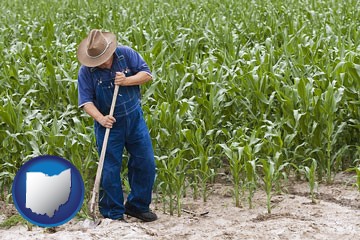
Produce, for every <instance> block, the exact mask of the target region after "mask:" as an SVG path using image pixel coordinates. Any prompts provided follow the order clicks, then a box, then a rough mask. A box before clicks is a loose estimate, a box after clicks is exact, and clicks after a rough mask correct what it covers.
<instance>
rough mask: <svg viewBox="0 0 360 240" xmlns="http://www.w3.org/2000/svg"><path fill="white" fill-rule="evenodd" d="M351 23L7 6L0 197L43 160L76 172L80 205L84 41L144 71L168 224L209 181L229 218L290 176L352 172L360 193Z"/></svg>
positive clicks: (72, 0) (146, 1)
mask: <svg viewBox="0 0 360 240" xmlns="http://www.w3.org/2000/svg"><path fill="white" fill-rule="evenodd" d="M359 10H360V3H359V1H357V0H344V1H334V0H299V1H294V0H281V1H275V0H261V1H260V0H259V1H257V0H252V1H246V0H223V1H215V0H207V1H199V0H195V1H190V0H184V1H168V0H151V1H150V0H143V1H123V2H117V1H108V0H104V1H95V0H88V1H83V0H64V1H56V0H49V1H45V0H37V1H31V0H23V1H20V0H12V1H10V0H3V1H2V8H1V10H0V12H1V14H0V29H1V32H2V34H1V35H0V42H1V44H0V51H1V57H0V58H1V61H0V69H1V71H0V89H1V91H0V142H1V149H0V156H1V165H0V166H1V169H0V194H1V197H0V198H1V199H3V200H5V199H6V200H7V201H8V202H11V194H10V193H11V184H12V181H13V179H14V176H15V174H16V172H17V170H18V169H19V168H20V167H21V166H22V164H24V162H26V161H28V160H29V159H31V158H33V157H35V156H39V155H44V154H51V155H58V156H62V157H64V158H66V159H68V160H70V161H71V162H72V163H73V164H74V165H75V166H76V167H77V168H78V169H79V171H80V172H81V174H82V176H83V179H84V182H85V187H86V196H85V201H88V199H89V197H90V193H91V188H92V185H93V181H94V179H95V173H96V168H97V160H98V155H97V153H96V148H95V140H94V134H93V130H92V129H93V120H92V119H91V118H90V117H89V116H87V115H86V114H85V113H84V112H83V111H82V110H81V109H78V107H77V71H78V68H79V67H80V66H79V63H78V61H77V59H76V49H77V46H78V44H79V42H80V41H81V39H83V38H85V36H86V35H87V33H88V32H89V30H90V29H93V28H98V29H103V30H107V31H111V32H114V33H116V35H117V38H118V41H119V43H120V44H123V45H128V46H130V47H132V48H134V49H135V50H137V51H138V52H139V53H141V55H142V56H143V58H144V59H145V61H146V62H147V63H148V64H149V66H150V68H151V70H152V72H153V78H154V80H153V81H152V82H151V83H150V84H146V85H144V86H142V88H141V90H142V106H143V110H144V116H145V119H146V122H147V124H148V127H149V129H150V134H151V136H152V139H153V146H154V151H155V158H156V164H157V177H156V183H155V187H154V191H155V192H156V197H158V198H159V200H161V202H162V204H163V209H164V211H170V213H171V214H173V213H174V212H176V213H177V214H178V215H180V214H181V211H180V210H181V199H182V197H184V196H185V195H186V194H191V195H192V196H193V197H194V198H202V199H203V200H204V201H206V200H207V197H208V195H209V194H210V193H209V191H208V190H209V189H208V188H209V185H211V184H212V183H214V182H216V181H217V179H218V178H219V176H222V177H226V178H227V180H228V182H229V183H231V184H232V185H233V196H234V204H235V205H236V206H241V205H243V204H245V203H244V202H243V199H245V198H247V199H248V202H249V206H250V207H251V198H252V195H253V194H254V192H255V191H257V190H265V191H266V193H267V195H268V203H269V202H270V199H271V194H272V193H275V192H277V191H281V187H282V184H283V183H284V181H286V179H287V178H288V177H289V175H296V176H297V177H298V178H303V179H308V181H310V180H311V183H310V186H312V187H313V186H314V182H315V181H319V182H321V181H323V182H327V183H331V182H332V181H333V179H334V177H335V175H336V174H337V173H338V172H340V171H352V172H353V173H354V174H355V175H356V174H357V180H356V178H354V184H357V185H358V187H359V189H360V185H359V184H360V183H359V179H360V171H359V162H360V91H359V89H360V35H359V32H360V25H359V16H360V11H359ZM126 162H127V159H126V158H125V159H124V163H123V164H124V168H123V169H124V170H123V172H122V173H121V176H122V177H123V178H124V183H125V189H127V190H128V188H127V180H126V178H127V176H126V171H127V169H126ZM310 170H311V171H310ZM311 194H312V190H311ZM85 205H86V204H84V207H83V209H82V211H81V212H80V214H83V215H86V214H87V209H86V206H85ZM268 212H269V213H270V212H271V207H270V204H269V205H268Z"/></svg>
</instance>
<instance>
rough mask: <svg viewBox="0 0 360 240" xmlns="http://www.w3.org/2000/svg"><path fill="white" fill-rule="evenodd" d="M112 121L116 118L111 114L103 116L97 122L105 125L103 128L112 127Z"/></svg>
mask: <svg viewBox="0 0 360 240" xmlns="http://www.w3.org/2000/svg"><path fill="white" fill-rule="evenodd" d="M114 122H116V119H115V118H114V117H113V116H109V115H106V116H103V117H102V118H101V119H100V121H99V123H100V124H101V126H103V127H105V128H112V126H113V124H114Z"/></svg>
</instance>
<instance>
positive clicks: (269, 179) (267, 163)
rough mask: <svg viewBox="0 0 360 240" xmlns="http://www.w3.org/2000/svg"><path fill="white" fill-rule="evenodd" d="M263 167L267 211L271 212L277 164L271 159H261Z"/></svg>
mask: <svg viewBox="0 0 360 240" xmlns="http://www.w3.org/2000/svg"><path fill="white" fill-rule="evenodd" d="M261 164H262V169H263V173H264V176H263V178H262V180H263V182H264V189H265V192H266V206H267V212H268V213H269V214H270V213H271V192H272V188H273V182H274V178H275V164H274V162H273V161H271V160H270V159H268V160H266V159H261Z"/></svg>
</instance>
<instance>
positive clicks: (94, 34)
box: [77, 29, 117, 67]
mask: <svg viewBox="0 0 360 240" xmlns="http://www.w3.org/2000/svg"><path fill="white" fill-rule="evenodd" d="M116 46H117V42H116V36H115V35H114V34H113V33H111V32H102V31H100V30H98V29H93V30H91V31H90V33H89V35H88V36H87V38H85V39H83V40H82V41H81V42H80V44H79V47H78V50H77V58H78V60H79V62H80V63H81V64H82V65H85V66H87V67H96V66H99V65H101V64H103V63H104V62H106V61H107V60H108V59H109V58H110V57H111V55H112V54H113V53H114V52H115V49H116Z"/></svg>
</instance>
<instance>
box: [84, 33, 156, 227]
mask: <svg viewBox="0 0 360 240" xmlns="http://www.w3.org/2000/svg"><path fill="white" fill-rule="evenodd" d="M77 57H78V60H79V62H80V63H81V64H82V66H81V67H80V69H79V75H78V92H79V107H80V108H83V109H84V110H85V112H86V113H88V114H89V115H90V116H91V117H93V119H94V120H95V137H96V143H97V147H98V151H99V155H100V153H101V148H102V143H103V140H104V135H105V130H106V128H111V131H110V135H109V139H108V144H107V149H106V154H105V160H104V166H103V172H102V179H101V183H100V193H99V211H100V213H101V214H102V215H103V216H104V217H105V218H111V219H118V220H123V219H124V216H123V215H124V213H125V214H127V215H130V216H133V217H136V218H139V219H141V220H143V221H146V222H150V221H154V220H156V219H157V216H156V214H155V213H153V212H151V210H150V209H149V205H150V203H151V194H152V187H153V184H154V179H155V161H154V152H153V148H152V144H151V139H150V135H149V131H148V128H147V126H146V123H145V120H144V118H143V112H142V109H141V105H140V89H139V85H141V84H144V83H146V82H148V81H150V80H151V79H152V75H151V72H150V70H149V67H148V65H147V64H146V63H145V61H144V60H143V59H142V57H141V56H140V55H139V54H138V53H137V52H136V51H134V50H133V49H131V48H130V47H126V46H118V44H117V41H116V36H115V35H114V34H113V33H110V32H102V31H100V30H97V29H94V30H91V31H90V33H89V35H88V36H87V38H85V39H84V40H82V41H81V43H80V45H79V47H78V51H77ZM114 85H119V93H118V95H117V101H116V105H115V109H114V114H113V116H109V115H108V114H109V112H110V106H111V102H112V97H113V93H114ZM124 148H125V149H126V150H127V152H128V153H129V154H130V157H129V162H128V179H129V183H130V188H131V192H130V194H129V196H128V197H127V201H126V204H125V206H124V197H123V191H122V187H121V186H122V185H121V178H120V171H121V166H122V155H123V150H124Z"/></svg>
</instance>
